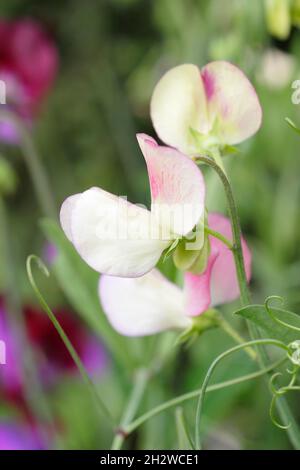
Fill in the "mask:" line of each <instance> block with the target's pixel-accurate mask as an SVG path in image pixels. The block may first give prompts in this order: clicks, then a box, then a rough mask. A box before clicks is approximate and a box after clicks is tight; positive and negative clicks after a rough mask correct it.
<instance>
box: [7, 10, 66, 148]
mask: <svg viewBox="0 0 300 470" xmlns="http://www.w3.org/2000/svg"><path fill="white" fill-rule="evenodd" d="M57 67H58V55H57V49H56V47H55V45H54V43H53V41H52V40H51V39H50V38H49V36H48V35H47V33H46V32H45V31H44V29H43V28H42V26H41V25H40V24H39V23H38V22H36V21H35V20H32V19H22V20H15V21H9V20H4V19H1V20H0V80H2V81H4V83H5V85H6V104H7V106H8V107H9V109H11V110H13V111H15V112H16V113H17V114H18V115H19V116H20V117H22V118H23V119H24V121H25V122H26V123H27V124H28V125H30V124H31V122H32V120H33V119H34V116H35V114H36V112H37V111H38V108H39V105H40V104H41V102H42V100H43V98H44V97H45V95H46V93H47V92H48V90H49V88H50V87H51V86H52V84H53V81H54V78H55V76H56V73H57ZM0 138H2V139H3V140H5V141H7V142H11V143H14V142H16V141H18V135H17V131H16V129H15V128H14V127H13V126H12V125H11V124H10V123H9V122H5V121H2V122H0Z"/></svg>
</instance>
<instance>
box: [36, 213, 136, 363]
mask: <svg viewBox="0 0 300 470" xmlns="http://www.w3.org/2000/svg"><path fill="white" fill-rule="evenodd" d="M40 223H41V227H42V230H43V232H44V233H45V235H46V237H47V239H48V240H49V241H50V242H51V243H53V244H54V245H55V246H56V248H57V250H58V255H57V257H56V259H55V261H54V263H53V265H52V266H51V270H52V271H53V272H54V274H55V276H56V278H57V281H58V283H59V285H60V287H61V289H62V290H63V292H64V294H65V296H66V297H67V299H68V300H69V302H70V303H71V305H72V306H73V308H74V310H75V311H76V312H77V313H78V314H79V315H80V316H81V317H82V319H83V320H84V321H85V322H86V323H87V324H88V325H89V327H90V328H91V329H92V330H93V331H94V332H95V333H96V334H98V335H99V336H101V339H102V341H103V342H104V343H105V344H106V346H107V347H108V349H109V350H110V351H111V352H112V353H113V354H114V356H115V358H116V359H117V360H118V361H119V362H120V363H121V364H123V365H125V366H128V365H129V364H130V361H129V357H128V354H124V351H126V350H127V349H128V348H126V346H125V339H124V338H123V337H122V336H120V335H118V334H117V333H116V332H115V331H114V330H113V329H112V328H111V326H110V325H109V323H108V321H107V319H106V316H105V314H104V313H103V311H102V308H101V305H100V301H99V297H98V282H99V274H98V273H97V272H95V271H93V270H92V269H91V268H90V267H89V266H88V265H87V264H86V263H84V261H82V259H81V258H80V256H79V255H78V253H77V252H76V251H75V249H74V248H73V246H72V244H71V243H70V242H69V241H68V240H67V238H66V237H65V235H64V233H63V231H62V230H61V229H60V227H59V226H58V224H57V223H56V222H55V221H54V220H50V219H43V220H42V221H41V222H40ZM127 353H128V351H127Z"/></svg>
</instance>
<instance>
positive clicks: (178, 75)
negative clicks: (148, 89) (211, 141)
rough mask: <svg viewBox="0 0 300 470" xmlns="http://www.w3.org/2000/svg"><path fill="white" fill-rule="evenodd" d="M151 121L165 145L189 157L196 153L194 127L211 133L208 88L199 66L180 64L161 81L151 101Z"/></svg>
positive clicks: (199, 130) (202, 131)
mask: <svg viewBox="0 0 300 470" xmlns="http://www.w3.org/2000/svg"><path fill="white" fill-rule="evenodd" d="M151 118H152V122H153V126H154V128H155V130H156V132H157V134H158V136H159V137H160V139H161V140H162V141H163V142H165V143H166V144H168V145H171V146H172V147H176V148H178V149H179V150H181V151H182V152H183V153H186V154H188V155H191V154H192V153H193V152H196V150H197V149H196V147H195V143H194V139H193V137H192V134H191V132H190V128H193V129H194V130H197V131H198V132H201V133H204V134H206V133H207V132H208V131H209V130H210V126H209V123H208V117H207V105H206V96H205V91H204V86H203V82H202V79H201V75H200V70H199V69H198V67H197V66H196V65H193V64H184V65H179V66H178V67H174V68H173V69H171V70H169V71H168V72H167V73H166V74H165V75H164V76H163V77H162V78H161V79H160V81H159V82H158V84H157V85H156V87H155V89H154V92H153V95H152V98H151Z"/></svg>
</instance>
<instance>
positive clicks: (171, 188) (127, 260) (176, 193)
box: [60, 134, 205, 277]
mask: <svg viewBox="0 0 300 470" xmlns="http://www.w3.org/2000/svg"><path fill="white" fill-rule="evenodd" d="M137 139H138V142H139V145H140V148H141V151H142V153H143V155H144V157H145V161H146V165H147V170H148V175H149V181H150V189H151V211H148V210H147V209H145V208H143V207H140V206H136V205H133V204H131V203H129V202H127V201H126V200H124V199H123V198H121V197H117V196H115V195H113V194H111V193H108V192H106V191H104V190H103V189H100V188H91V189H88V190H87V191H85V192H83V193H81V194H76V195H74V196H71V197H69V198H67V199H66V200H65V201H64V203H63V205H62V207H61V212H60V220H61V225H62V228H63V230H64V232H65V234H66V235H67V237H68V238H69V240H70V241H71V242H72V243H73V245H74V247H75V248H76V250H77V251H78V253H79V254H80V256H81V257H82V258H83V259H84V260H85V261H86V263H88V264H89V265H90V266H91V267H92V268H93V269H95V270H96V271H98V272H100V273H105V274H109V275H112V276H120V277H138V276H142V275H143V274H145V273H147V272H148V271H150V270H151V269H152V268H153V267H154V266H155V265H156V263H157V262H158V260H159V258H160V257H161V255H162V253H163V252H164V251H165V250H166V249H167V248H169V247H170V246H171V245H172V243H173V242H174V241H175V240H176V239H178V238H180V237H182V236H185V235H187V234H188V233H189V232H190V231H191V230H193V228H194V227H195V225H196V224H197V223H198V222H199V220H200V219H201V217H202V216H203V215H204V198H205V185H204V180H203V177H202V173H201V171H200V170H199V168H198V167H197V165H196V164H195V163H194V162H193V161H192V160H191V159H190V158H188V157H186V156H185V155H184V154H182V153H181V152H179V151H177V150H175V149H172V148H170V147H164V146H160V145H158V144H157V143H156V142H155V140H154V139H152V138H151V137H149V136H147V135H145V134H138V136H137Z"/></svg>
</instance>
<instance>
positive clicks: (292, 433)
mask: <svg viewBox="0 0 300 470" xmlns="http://www.w3.org/2000/svg"><path fill="white" fill-rule="evenodd" d="M196 161H197V162H199V163H201V162H202V163H205V164H206V165H209V166H210V167H211V168H213V170H214V171H215V172H216V173H217V174H218V176H219V178H220V179H221V181H222V184H223V186H224V190H225V194H226V198H227V203H228V210H229V216H230V220H231V226H232V236H233V248H232V252H233V255H234V260H235V265H236V273H237V278H238V283H239V288H240V298H241V304H242V306H247V305H249V304H251V296H250V292H249V288H248V282H247V278H246V272H245V265H244V257H243V251H242V245H241V228H240V222H239V217H238V212H237V207H236V203H235V199H234V196H233V192H232V188H231V184H230V182H229V180H228V178H227V176H226V174H225V173H224V172H223V171H222V169H221V168H220V166H219V165H218V164H217V163H216V162H215V161H214V160H213V159H212V158H210V157H206V156H199V157H198V156H197V157H196ZM247 325H248V328H249V333H250V337H251V339H252V340H259V339H260V338H261V336H260V332H259V330H258V329H257V328H256V327H255V326H254V325H253V324H252V323H251V322H247ZM257 355H258V361H259V364H260V366H261V367H262V368H263V367H266V366H267V364H268V363H269V357H268V354H267V352H266V350H265V348H264V347H263V346H261V347H260V348H259V347H257ZM277 409H278V412H279V414H280V416H281V418H282V419H283V421H284V423H285V425H287V433H288V435H289V438H290V441H291V443H292V445H293V446H294V447H295V449H297V450H299V449H300V429H299V426H298V424H297V422H296V420H295V418H294V416H293V413H292V411H291V410H290V407H289V405H288V403H287V401H286V399H285V398H284V397H281V398H280V400H278V401H277Z"/></svg>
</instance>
